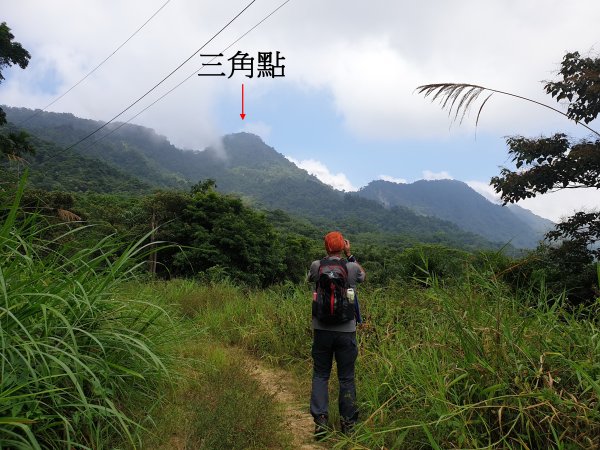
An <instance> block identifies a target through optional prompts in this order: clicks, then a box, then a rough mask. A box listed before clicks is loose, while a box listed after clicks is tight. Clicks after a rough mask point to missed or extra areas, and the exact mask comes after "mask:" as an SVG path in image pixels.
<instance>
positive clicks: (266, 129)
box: [240, 121, 271, 141]
mask: <svg viewBox="0 0 600 450" xmlns="http://www.w3.org/2000/svg"><path fill="white" fill-rule="evenodd" d="M244 122H245V123H244V126H243V127H242V128H241V129H240V131H246V132H248V133H252V134H256V135H257V136H260V137H261V138H262V140H263V141H266V140H267V139H268V138H269V136H270V135H271V127H270V126H269V125H267V124H266V123H264V122H261V121H256V122H253V121H244Z"/></svg>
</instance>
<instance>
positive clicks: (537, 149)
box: [492, 133, 600, 203]
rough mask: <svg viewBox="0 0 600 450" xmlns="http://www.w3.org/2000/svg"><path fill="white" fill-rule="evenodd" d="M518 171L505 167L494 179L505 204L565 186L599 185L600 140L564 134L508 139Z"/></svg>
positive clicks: (510, 153) (494, 183) (594, 186)
mask: <svg viewBox="0 0 600 450" xmlns="http://www.w3.org/2000/svg"><path fill="white" fill-rule="evenodd" d="M506 142H507V144H508V147H509V152H508V153H509V155H510V156H511V159H512V161H513V162H514V163H515V165H516V167H517V169H520V170H519V171H513V170H510V169H507V168H503V169H502V170H501V172H500V176H497V177H493V178H492V184H493V185H494V187H495V189H496V191H497V192H498V193H500V194H501V195H502V199H503V200H504V202H505V203H509V202H511V203H512V202H516V201H519V200H522V199H525V198H531V197H535V196H536V195H537V194H544V193H546V192H552V191H555V190H559V189H564V188H573V187H593V188H597V189H598V188H600V140H596V141H589V140H587V139H583V140H581V141H579V142H578V143H573V142H571V141H570V140H569V139H568V138H567V136H566V135H565V134H561V133H559V134H555V135H554V136H552V137H549V138H543V137H542V138H536V139H527V138H524V137H521V136H513V137H509V138H508V139H507V140H506Z"/></svg>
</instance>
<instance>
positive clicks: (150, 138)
mask: <svg viewBox="0 0 600 450" xmlns="http://www.w3.org/2000/svg"><path fill="white" fill-rule="evenodd" d="M5 110H6V112H7V116H8V119H9V121H10V122H12V123H13V124H14V123H21V122H24V121H25V120H26V119H27V118H30V117H31V115H32V114H33V111H31V110H28V109H25V108H11V107H6V108H5ZM99 124H100V122H97V121H92V120H87V119H80V118H77V117H75V116H73V115H72V114H58V113H47V112H40V113H38V114H37V115H36V116H35V117H33V118H31V119H30V120H27V121H26V122H25V123H24V124H23V127H24V128H25V129H26V130H27V131H29V132H31V133H33V134H35V136H37V137H38V138H39V139H42V140H44V141H49V142H51V144H44V147H46V150H45V151H43V152H40V153H38V156H37V157H36V158H35V159H34V160H33V161H32V162H31V168H30V170H31V173H32V178H31V179H32V181H33V184H34V185H35V186H38V187H44V188H52V189H63V190H76V191H77V190H79V191H86V190H88V191H97V190H98V189H97V186H94V183H91V181H92V180H93V178H94V177H93V176H90V175H89V174H87V175H85V176H83V177H82V178H84V179H85V180H82V181H81V182H77V181H76V180H74V179H73V177H74V176H75V175H73V174H74V173H77V170H73V169H69V170H68V173H60V170H61V168H65V167H71V168H73V167H77V166H78V165H79V164H80V163H81V162H83V161H89V160H90V159H94V160H100V161H101V162H98V166H97V167H98V174H101V173H102V172H103V171H104V172H109V173H111V174H113V176H114V177H116V178H115V179H114V180H112V181H110V182H109V183H112V184H114V185H116V186H120V187H119V188H118V191H120V192H136V193H137V192H139V191H140V189H152V188H175V189H184V190H188V189H189V187H190V186H191V185H192V184H194V183H196V182H198V181H200V180H205V179H207V178H212V179H214V180H215V181H216V183H217V187H218V189H219V190H220V191H222V192H225V193H236V194H238V195H241V196H242V197H243V198H244V199H245V200H246V201H248V202H249V203H251V204H254V205H256V206H258V207H262V208H267V209H281V210H283V211H286V212H287V213H290V214H292V215H295V216H301V217H304V218H306V219H308V220H309V221H310V222H312V223H313V224H315V225H317V226H319V227H324V228H328V227H333V226H337V227H339V228H340V229H341V230H342V231H345V232H348V233H352V234H354V235H357V234H368V235H375V234H378V233H387V234H392V235H396V236H401V239H400V241H401V242H404V243H408V242H411V241H413V242H414V241H424V242H440V243H445V244H449V245H453V246H460V247H465V248H482V247H488V248H489V247H496V246H498V245H501V244H503V243H505V242H506V240H507V239H504V237H505V236H504V235H498V236H497V235H493V234H489V233H488V234H487V235H486V236H485V238H482V237H481V236H482V235H481V234H476V232H475V233H474V232H473V230H472V229H470V228H468V227H460V226H457V225H456V224H455V223H451V221H450V220H449V219H448V218H446V217H441V218H437V217H435V216H434V215H433V214H423V211H417V213H415V212H414V211H412V210H411V209H409V208H408V207H406V205H402V204H397V205H387V206H388V207H384V206H382V205H381V204H380V203H379V199H368V198H364V196H362V195H363V193H361V194H344V193H342V192H340V191H336V190H334V189H333V188H331V187H330V186H328V185H326V184H324V183H322V182H321V181H319V180H318V179H317V178H316V177H314V176H312V175H309V174H308V173H307V172H306V171H304V170H302V169H299V168H298V167H296V166H295V165H294V164H293V163H291V162H290V161H288V160H287V159H286V158H285V157H284V156H283V155H282V154H280V153H278V152H277V151H276V150H275V149H274V148H272V147H269V146H268V145H266V144H265V143H264V142H263V141H262V140H261V139H260V138H259V137H257V136H255V135H252V134H249V133H237V134H232V135H227V136H225V137H223V139H222V147H221V148H218V149H217V148H210V147H209V148H207V149H205V150H203V151H189V150H185V151H184V150H181V149H178V148H177V147H175V146H174V145H172V144H171V143H170V142H169V141H168V139H167V138H166V137H164V136H160V135H158V134H156V133H155V132H154V131H153V130H151V129H148V128H145V127H141V126H138V125H125V126H122V127H120V128H118V129H117V127H119V125H118V124H111V125H110V126H109V127H107V129H108V131H105V130H102V131H101V132H99V133H98V135H99V138H102V137H103V136H104V138H102V139H100V140H99V141H98V143H97V144H95V145H91V143H92V142H94V138H92V139H90V141H91V142H90V143H88V142H87V141H86V142H85V143H83V144H81V145H80V146H78V147H76V148H75V149H74V151H69V152H65V151H63V150H59V147H58V146H62V147H66V146H68V145H71V144H72V143H73V142H76V141H77V140H78V139H80V138H81V137H83V136H85V135H87V134H89V133H90V132H91V131H93V130H94V129H95V128H96V127H98V126H99ZM103 133H104V134H103ZM53 145H54V146H55V147H52V146H53ZM52 153H55V154H57V155H58V156H56V157H54V158H53V159H51V160H50V159H48V157H49V156H50V155H51V154H52ZM81 158H85V159H81ZM59 160H61V161H62V162H63V163H61V164H57V161H59ZM49 165H52V167H53V170H49ZM50 173H51V174H53V176H52V180H49V179H48V176H49V174H50ZM67 175H69V177H71V179H72V181H71V182H69V183H67V184H65V183H60V184H57V183H56V182H55V181H56V180H59V179H67V178H68V177H67ZM117 178H118V179H119V180H120V181H118V180H117ZM107 182H108V181H107ZM95 184H98V183H95ZM101 184H102V185H105V184H106V183H101ZM102 192H114V189H113V190H107V189H106V188H104V190H102ZM389 206H392V207H389ZM385 239H387V238H384V240H385ZM494 242H496V244H494ZM532 242H533V241H532V240H531V239H530V240H519V241H518V243H517V242H516V241H515V243H516V244H517V245H521V246H530V245H532Z"/></svg>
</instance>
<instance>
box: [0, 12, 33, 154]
mask: <svg viewBox="0 0 600 450" xmlns="http://www.w3.org/2000/svg"><path fill="white" fill-rule="evenodd" d="M14 38H15V36H14V35H13V34H12V33H11V32H10V28H9V27H8V25H6V22H2V23H1V24H0V83H2V81H3V80H4V76H3V75H2V70H3V69H4V68H5V67H10V66H12V65H13V64H17V65H18V66H19V67H20V68H21V69H24V68H26V67H27V64H29V59H30V58H31V55H30V54H29V52H28V51H27V50H25V49H24V48H23V47H22V46H21V44H20V43H18V42H13V39H14ZM5 124H6V113H5V112H4V111H3V110H2V108H0V126H2V125H5ZM0 151H1V152H2V153H4V154H6V155H7V156H8V157H9V158H11V159H14V158H20V156H21V154H22V153H24V152H31V153H32V152H33V148H32V147H31V146H30V145H29V143H28V142H27V133H25V132H24V131H20V132H13V131H11V132H9V133H7V134H5V133H0Z"/></svg>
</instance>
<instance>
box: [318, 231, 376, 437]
mask: <svg viewBox="0 0 600 450" xmlns="http://www.w3.org/2000/svg"><path fill="white" fill-rule="evenodd" d="M324 240H325V250H326V251H327V256H326V257H325V258H323V259H322V260H317V261H313V263H312V264H311V266H310V270H309V274H308V279H309V281H311V282H314V283H315V290H314V292H313V302H312V315H313V317H312V328H313V330H314V332H313V346H312V357H313V378H312V392H311V397H310V413H311V415H312V416H313V418H314V421H315V437H316V438H317V439H321V438H323V437H324V436H325V434H326V433H327V430H328V428H329V427H328V417H329V411H328V409H329V395H328V383H329V376H330V373H331V367H332V363H333V358H334V357H335V361H336V364H337V373H338V380H339V387H340V391H339V399H338V404H339V412H340V417H341V430H342V433H345V434H348V433H349V432H351V431H352V428H353V427H354V425H355V424H356V421H357V420H358V409H357V406H356V387H355V383H354V365H355V362H356V357H357V356H358V348H357V346H356V322H357V317H358V318H360V313H359V310H358V303H357V301H358V299H357V298H356V295H355V289H356V285H357V284H358V283H362V282H363V281H364V280H365V271H364V269H363V268H362V267H361V266H360V264H358V263H357V262H356V258H354V256H352V254H351V253H350V242H349V241H348V240H346V239H344V237H343V236H342V234H341V233H339V232H337V231H333V232H331V233H328V234H327V235H326V236H325V239H324ZM342 255H345V256H346V259H344V258H342ZM359 320H360V319H359Z"/></svg>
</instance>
